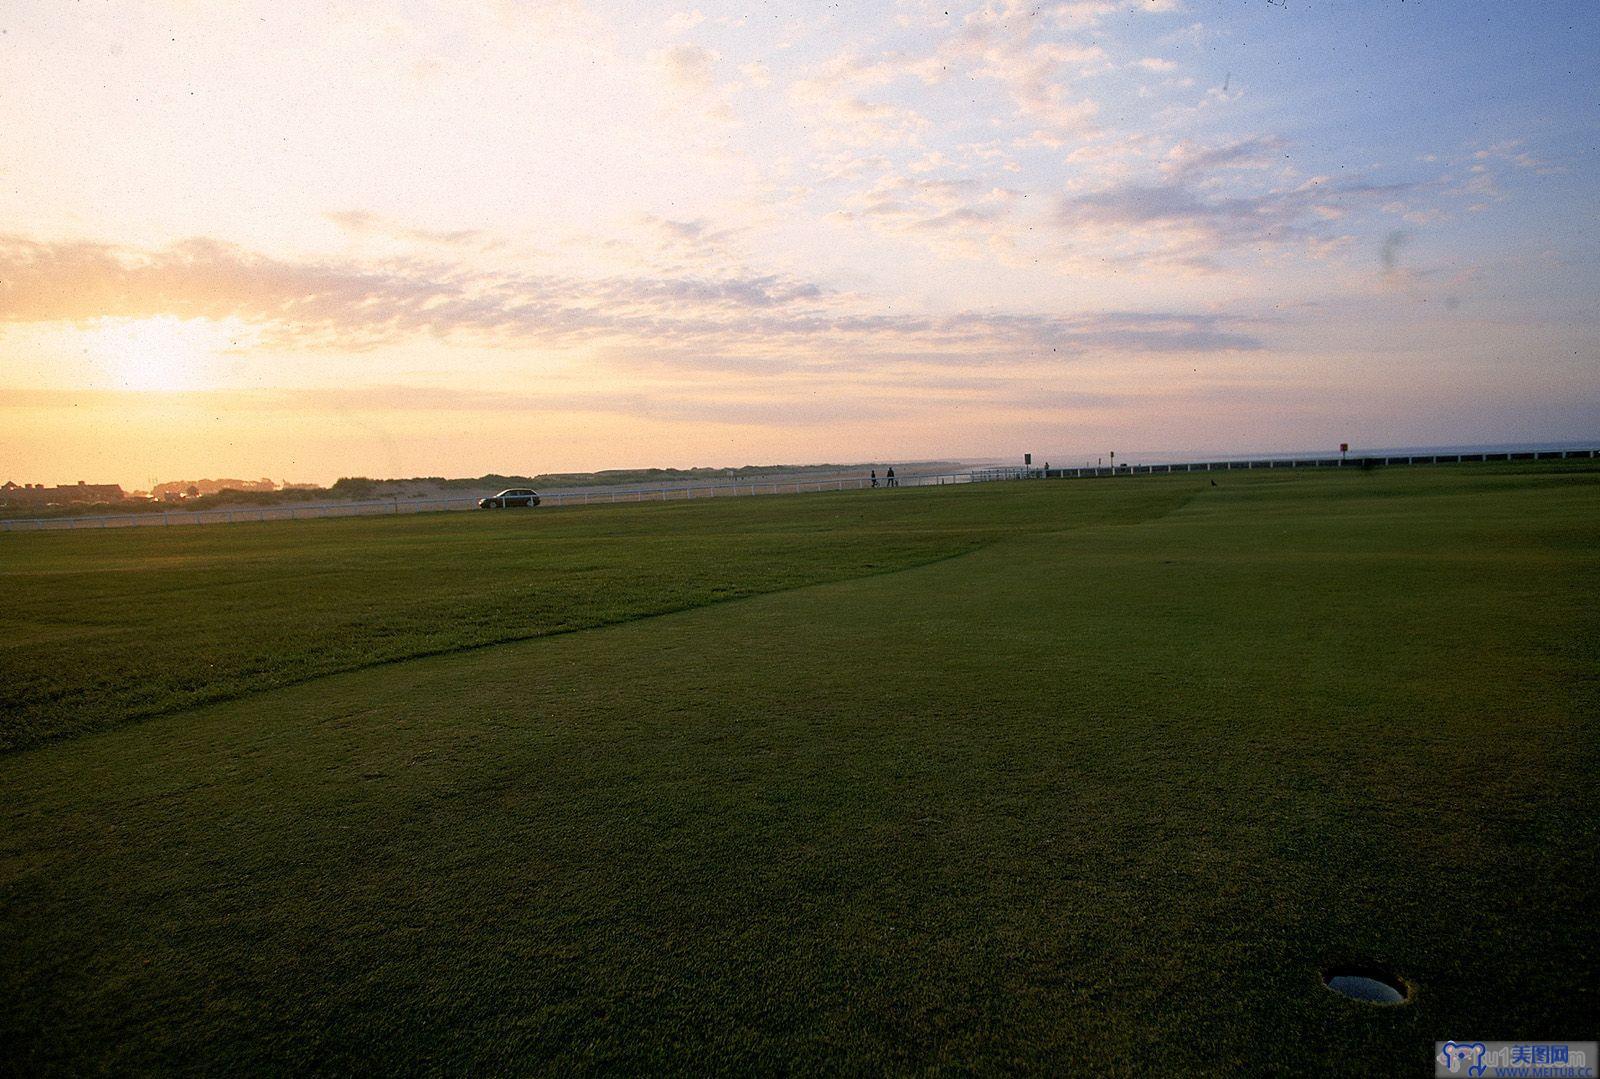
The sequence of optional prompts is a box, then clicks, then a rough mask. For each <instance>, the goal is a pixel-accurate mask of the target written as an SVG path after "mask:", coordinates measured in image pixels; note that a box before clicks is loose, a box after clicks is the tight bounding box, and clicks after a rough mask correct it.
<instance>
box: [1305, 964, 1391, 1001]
mask: <svg viewBox="0 0 1600 1079" xmlns="http://www.w3.org/2000/svg"><path fill="white" fill-rule="evenodd" d="M1322 984H1324V985H1326V986H1327V987H1328V988H1329V989H1331V990H1333V991H1334V992H1335V993H1338V994H1339V995H1340V996H1345V997H1349V998H1350V999H1351V1000H1361V1001H1365V1002H1367V1003H1368V1004H1404V1003H1405V1002H1406V1001H1408V1000H1410V999H1411V986H1410V985H1409V984H1407V982H1406V980H1405V979H1404V978H1402V977H1400V976H1399V975H1397V974H1393V973H1391V972H1389V971H1386V970H1378V969H1375V968H1373V967H1330V968H1329V969H1328V970H1326V971H1324V972H1323V975H1322Z"/></svg>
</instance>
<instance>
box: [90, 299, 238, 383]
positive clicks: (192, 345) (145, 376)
mask: <svg viewBox="0 0 1600 1079" xmlns="http://www.w3.org/2000/svg"><path fill="white" fill-rule="evenodd" d="M84 337H85V343H86V345H87V351H88V352H89V354H90V355H91V356H92V357H93V358H94V359H95V361H96V362H97V363H98V364H100V365H101V366H102V367H103V368H104V370H105V372H106V374H107V375H108V376H109V377H110V380H111V381H112V382H114V383H115V385H116V388H118V389H124V390H141V391H145V392H153V393H183V392H186V391H190V390H203V389H210V388H212V387H213V386H215V384H216V381H217V379H216V375H217V364H218V353H219V351H220V350H221V349H223V348H225V347H227V345H228V338H227V333H226V331H225V329H224V328H223V327H221V326H219V325H218V324H217V323H215V322H213V321H212V320H210V319H204V318H194V319H180V318H178V317H176V316H174V315H158V316H154V317H151V318H102V319H96V320H95V321H94V328H93V329H90V330H87V331H86V332H85V334H84Z"/></svg>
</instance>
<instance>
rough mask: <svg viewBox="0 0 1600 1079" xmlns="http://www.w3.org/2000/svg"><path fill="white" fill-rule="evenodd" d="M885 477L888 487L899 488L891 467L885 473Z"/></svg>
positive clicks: (898, 482)
mask: <svg viewBox="0 0 1600 1079" xmlns="http://www.w3.org/2000/svg"><path fill="white" fill-rule="evenodd" d="M885 475H886V476H887V477H888V479H889V486H890V487H898V486H900V481H899V480H897V479H895V478H894V468H893V467H890V469H889V471H888V472H886V473H885Z"/></svg>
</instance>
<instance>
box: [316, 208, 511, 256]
mask: <svg viewBox="0 0 1600 1079" xmlns="http://www.w3.org/2000/svg"><path fill="white" fill-rule="evenodd" d="M322 216H323V217H325V218H327V219H328V220H329V221H332V222H333V223H334V224H335V225H338V226H339V227H340V228H341V229H344V230H345V231H346V232H352V233H357V234H359V235H369V236H385V237H388V238H390V239H396V240H409V241H412V242H415V243H425V244H442V245H444V246H447V247H463V246H477V247H494V246H498V242H497V241H495V240H494V239H493V238H492V237H491V236H489V234H488V233H486V232H483V231H481V230H479V229H451V230H435V229H419V228H412V227H409V226H406V225H401V224H398V223H396V222H394V221H391V220H389V219H387V218H384V217H381V216H379V215H378V214H374V213H371V212H369V211H367V210H332V211H330V212H328V213H325V214H323V215H322Z"/></svg>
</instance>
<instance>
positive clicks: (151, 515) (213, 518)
mask: <svg viewBox="0 0 1600 1079" xmlns="http://www.w3.org/2000/svg"><path fill="white" fill-rule="evenodd" d="M973 481H974V477H973V475H972V474H971V473H966V472H959V473H945V474H940V475H910V476H904V477H898V478H897V482H898V485H899V486H901V487H933V486H942V485H944V484H949V483H971V482H973ZM887 485H888V480H887V478H885V477H883V476H879V477H878V478H877V479H876V480H874V479H872V478H871V477H870V476H828V477H825V478H817V479H805V478H804V477H796V476H775V477H772V478H771V479H764V478H761V477H752V478H750V479H747V480H738V481H733V480H729V481H725V482H721V483H704V484H694V483H689V484H679V485H673V484H662V485H658V486H652V487H631V488H620V489H619V488H605V487H600V488H585V489H583V490H576V491H541V492H540V493H539V500H540V503H541V504H542V505H547V506H589V505H604V504H609V503H613V502H684V501H692V500H694V499H697V498H750V497H754V496H756V495H785V494H803V493H805V492H808V491H858V490H861V489H863V488H867V487H873V486H878V487H886V486H887ZM477 508H478V496H476V495H470V496H468V495H464V496H461V497H459V498H388V499H375V500H372V501H367V502H329V503H313V504H308V505H293V504H291V505H281V506H235V507H233V508H231V509H212V510H182V509H177V510H147V511H145V512H144V513H122V514H114V515H105V516H98V515H97V516H92V517H90V516H84V517H38V518H26V519H16V520H4V519H0V532H40V531H60V530H70V529H76V528H161V527H164V526H168V525H174V526H175V525H219V524H235V523H239V522H245V521H301V520H309V519H311V518H315V517H392V516H397V515H399V514H405V513H437V512H441V511H445V510H471V509H477ZM496 512H499V511H496ZM506 512H516V511H514V510H510V511H506Z"/></svg>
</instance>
